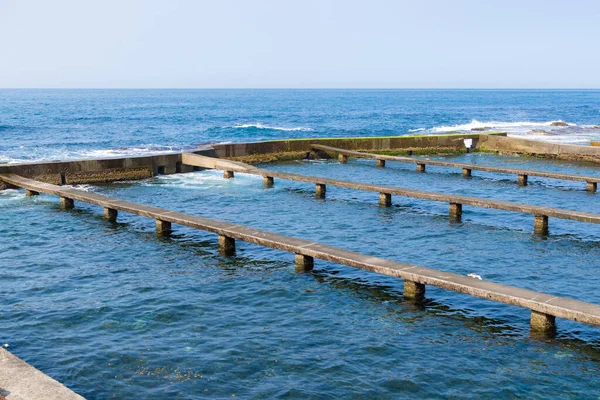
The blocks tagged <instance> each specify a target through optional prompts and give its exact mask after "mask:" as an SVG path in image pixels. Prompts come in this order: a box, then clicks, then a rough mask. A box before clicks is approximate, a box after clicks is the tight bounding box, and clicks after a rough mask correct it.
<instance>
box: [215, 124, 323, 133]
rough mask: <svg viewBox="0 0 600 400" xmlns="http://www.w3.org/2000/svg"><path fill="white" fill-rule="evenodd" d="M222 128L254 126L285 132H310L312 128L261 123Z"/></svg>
mask: <svg viewBox="0 0 600 400" xmlns="http://www.w3.org/2000/svg"><path fill="white" fill-rule="evenodd" d="M224 128H235V129H247V128H255V129H271V130H274V131H285V132H293V131H301V132H312V131H314V129H312V128H307V127H305V126H297V127H293V128H288V127H283V126H269V125H263V124H261V123H256V124H238V125H233V126H225V127H224Z"/></svg>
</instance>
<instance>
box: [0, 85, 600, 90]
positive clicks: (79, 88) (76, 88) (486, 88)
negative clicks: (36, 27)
mask: <svg viewBox="0 0 600 400" xmlns="http://www.w3.org/2000/svg"><path fill="white" fill-rule="evenodd" d="M0 90H600V86H598V87H586V88H579V87H506V88H500V87H305V88H302V87H150V86H148V87H94V86H92V87H0Z"/></svg>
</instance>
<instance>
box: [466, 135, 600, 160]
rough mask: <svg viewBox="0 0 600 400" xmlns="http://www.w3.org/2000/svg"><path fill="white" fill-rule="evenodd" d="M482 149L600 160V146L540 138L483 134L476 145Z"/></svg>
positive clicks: (569, 158)
mask: <svg viewBox="0 0 600 400" xmlns="http://www.w3.org/2000/svg"><path fill="white" fill-rule="evenodd" d="M476 147H477V148H478V149H482V150H494V151H500V152H505V153H518V154H531V155H540V156H550V157H556V158H562V159H567V160H586V161H593V162H600V147H593V146H576V145H572V144H560V143H550V142H542V141H538V140H529V139H521V138H514V137H502V136H495V135H482V136H481V137H480V139H479V141H478V143H477V146H476Z"/></svg>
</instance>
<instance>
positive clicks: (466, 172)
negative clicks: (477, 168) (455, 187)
mask: <svg viewBox="0 0 600 400" xmlns="http://www.w3.org/2000/svg"><path fill="white" fill-rule="evenodd" d="M462 175H463V176H464V177H470V176H471V169H470V168H463V169H462Z"/></svg>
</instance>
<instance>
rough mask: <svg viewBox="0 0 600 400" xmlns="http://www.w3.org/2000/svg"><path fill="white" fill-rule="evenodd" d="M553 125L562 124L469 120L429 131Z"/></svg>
mask: <svg viewBox="0 0 600 400" xmlns="http://www.w3.org/2000/svg"><path fill="white" fill-rule="evenodd" d="M553 123H564V122H563V121H560V120H557V121H549V122H528V121H520V122H501V121H487V122H482V121H477V120H476V119H474V120H471V122H469V123H467V124H459V125H449V126H438V127H435V128H433V129H431V132H433V133H443V132H452V131H470V130H473V129H486V130H520V131H523V130H531V129H535V128H541V127H553V125H552V124H553ZM568 126H577V124H568Z"/></svg>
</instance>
